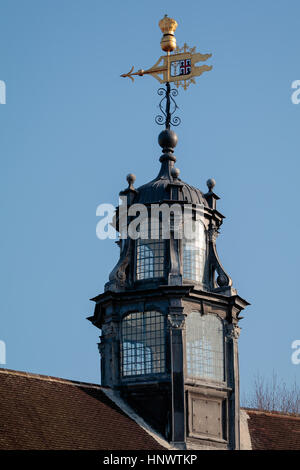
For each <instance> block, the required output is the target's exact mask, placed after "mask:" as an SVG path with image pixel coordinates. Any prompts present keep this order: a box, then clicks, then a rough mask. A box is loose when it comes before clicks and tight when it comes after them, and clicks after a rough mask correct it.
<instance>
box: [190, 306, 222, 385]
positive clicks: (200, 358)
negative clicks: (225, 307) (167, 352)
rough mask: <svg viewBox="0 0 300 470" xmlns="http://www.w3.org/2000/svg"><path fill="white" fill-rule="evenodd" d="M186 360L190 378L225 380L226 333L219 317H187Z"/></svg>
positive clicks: (196, 314)
mask: <svg viewBox="0 0 300 470" xmlns="http://www.w3.org/2000/svg"><path fill="white" fill-rule="evenodd" d="M186 358H187V359H186V362H187V375H188V377H190V378H203V379H208V380H209V379H210V380H217V381H223V380H224V332H223V322H222V320H221V319H220V318H219V317H217V316H216V315H212V314H209V315H202V316H201V315H200V313H199V312H192V313H190V314H189V315H188V316H187V319H186Z"/></svg>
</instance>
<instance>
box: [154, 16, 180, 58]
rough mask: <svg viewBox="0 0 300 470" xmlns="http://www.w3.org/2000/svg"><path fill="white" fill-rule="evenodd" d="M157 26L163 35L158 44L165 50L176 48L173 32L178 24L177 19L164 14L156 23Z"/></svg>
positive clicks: (170, 50)
mask: <svg viewBox="0 0 300 470" xmlns="http://www.w3.org/2000/svg"><path fill="white" fill-rule="evenodd" d="M158 26H159V27H160V29H161V32H162V33H163V37H162V39H161V41H160V46H161V48H162V50H163V51H165V52H172V51H174V50H175V49H176V38H175V36H174V32H175V30H176V28H177V26H178V24H177V21H175V20H173V18H169V17H168V15H165V16H164V17H163V19H162V20H160V22H159V23H158Z"/></svg>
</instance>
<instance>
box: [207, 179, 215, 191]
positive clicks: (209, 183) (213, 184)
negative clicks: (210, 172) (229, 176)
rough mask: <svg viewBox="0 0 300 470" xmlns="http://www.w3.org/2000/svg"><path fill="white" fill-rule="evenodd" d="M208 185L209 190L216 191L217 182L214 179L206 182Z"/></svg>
mask: <svg viewBox="0 0 300 470" xmlns="http://www.w3.org/2000/svg"><path fill="white" fill-rule="evenodd" d="M206 184H207V187H208V190H209V191H212V190H213V189H214V187H215V186H216V180H214V178H209V179H208V180H207V181H206Z"/></svg>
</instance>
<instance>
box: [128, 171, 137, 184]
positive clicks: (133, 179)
mask: <svg viewBox="0 0 300 470" xmlns="http://www.w3.org/2000/svg"><path fill="white" fill-rule="evenodd" d="M126 180H127V183H128V184H129V187H132V186H133V183H134V182H135V180H136V176H135V175H134V174H133V173H129V174H128V175H127V176H126Z"/></svg>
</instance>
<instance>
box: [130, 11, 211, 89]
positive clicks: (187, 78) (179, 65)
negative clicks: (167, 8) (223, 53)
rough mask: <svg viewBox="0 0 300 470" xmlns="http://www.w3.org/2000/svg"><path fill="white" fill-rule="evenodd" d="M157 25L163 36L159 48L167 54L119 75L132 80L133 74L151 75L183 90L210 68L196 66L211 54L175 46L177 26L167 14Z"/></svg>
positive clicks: (207, 66) (185, 45)
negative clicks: (151, 63)
mask: <svg viewBox="0 0 300 470" xmlns="http://www.w3.org/2000/svg"><path fill="white" fill-rule="evenodd" d="M159 27H160V29H161V30H162V33H163V37H162V40H161V43H160V44H161V48H162V50H163V51H165V52H166V53H167V55H163V56H161V57H160V58H159V59H158V61H157V62H156V63H155V64H154V65H153V66H152V67H150V68H149V69H147V70H143V69H140V70H138V71H136V72H134V67H132V68H131V70H130V71H129V72H128V73H124V74H122V75H121V77H129V78H130V79H131V80H132V81H134V76H136V75H138V76H140V77H142V76H143V75H152V76H153V77H154V78H156V79H157V80H158V81H159V82H160V83H174V84H175V85H176V86H177V87H179V86H182V87H183V88H184V90H186V89H187V88H188V86H189V85H190V84H191V83H196V82H195V77H199V76H200V75H202V73H203V72H207V71H209V70H211V69H212V65H210V66H209V65H206V64H204V65H201V66H197V65H196V64H197V63H198V62H204V61H206V60H207V59H209V58H210V57H211V54H201V53H200V52H195V51H196V48H195V47H193V48H189V47H188V46H187V44H184V46H183V47H182V48H179V47H176V39H175V36H174V31H175V30H176V28H177V22H176V21H175V20H173V19H172V18H168V17H167V15H165V17H164V18H163V19H162V20H160V22H159Z"/></svg>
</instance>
